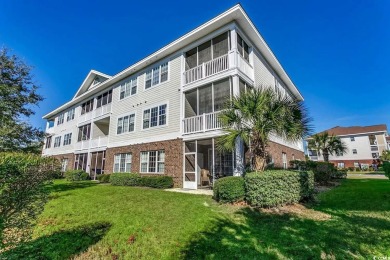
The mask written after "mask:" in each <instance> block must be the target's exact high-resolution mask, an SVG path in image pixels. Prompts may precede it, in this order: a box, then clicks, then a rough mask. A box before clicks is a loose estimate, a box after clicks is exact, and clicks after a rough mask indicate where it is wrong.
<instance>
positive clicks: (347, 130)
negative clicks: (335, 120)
mask: <svg viewBox="0 0 390 260" xmlns="http://www.w3.org/2000/svg"><path fill="white" fill-rule="evenodd" d="M323 132H328V133H329V134H331V135H353V134H363V133H372V132H387V126H386V125H385V124H383V125H370V126H347V127H344V126H336V127H333V128H330V129H328V130H324V131H322V132H321V133H323Z"/></svg>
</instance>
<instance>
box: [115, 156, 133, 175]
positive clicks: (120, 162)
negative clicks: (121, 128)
mask: <svg viewBox="0 0 390 260" xmlns="http://www.w3.org/2000/svg"><path fill="white" fill-rule="evenodd" d="M131 160H132V156H131V153H121V154H116V155H115V157H114V172H131Z"/></svg>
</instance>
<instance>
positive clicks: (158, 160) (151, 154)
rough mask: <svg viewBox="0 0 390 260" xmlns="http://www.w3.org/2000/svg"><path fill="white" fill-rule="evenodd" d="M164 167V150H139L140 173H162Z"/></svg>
mask: <svg viewBox="0 0 390 260" xmlns="http://www.w3.org/2000/svg"><path fill="white" fill-rule="evenodd" d="M164 168H165V151H164V150H160V151H148V152H141V171H140V172H141V173H163V172H164Z"/></svg>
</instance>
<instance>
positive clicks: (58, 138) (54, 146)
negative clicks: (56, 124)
mask: <svg viewBox="0 0 390 260" xmlns="http://www.w3.org/2000/svg"><path fill="white" fill-rule="evenodd" d="M61 139H62V138H61V136H56V137H54V144H53V148H58V147H61ZM56 140H60V141H59V142H58V145H56V144H57V141H56Z"/></svg>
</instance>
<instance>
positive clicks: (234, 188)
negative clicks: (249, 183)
mask: <svg viewBox="0 0 390 260" xmlns="http://www.w3.org/2000/svg"><path fill="white" fill-rule="evenodd" d="M213 192H214V199H215V200H217V201H220V202H230V203H233V202H238V201H243V200H244V199H245V181H244V178H243V177H234V176H229V177H224V178H221V179H219V180H217V181H216V182H215V184H214V189H213Z"/></svg>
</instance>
